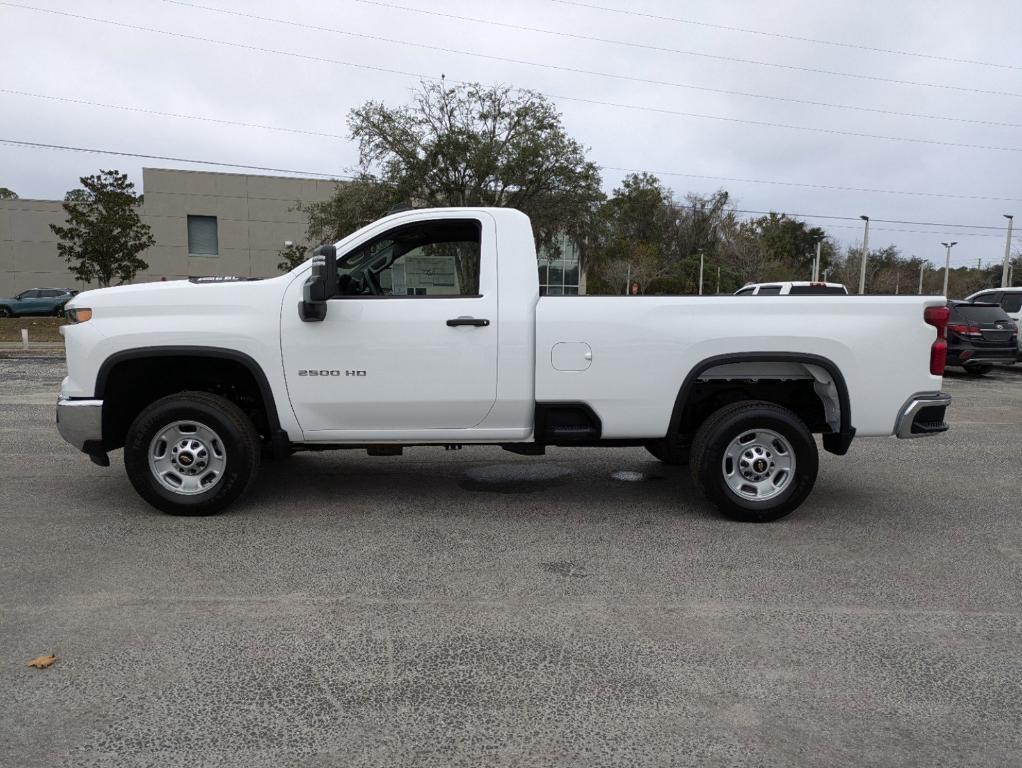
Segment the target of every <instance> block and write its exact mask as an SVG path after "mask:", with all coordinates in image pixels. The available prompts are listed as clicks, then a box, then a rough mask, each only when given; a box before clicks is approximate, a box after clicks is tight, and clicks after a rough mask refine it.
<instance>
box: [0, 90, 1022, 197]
mask: <svg viewBox="0 0 1022 768" xmlns="http://www.w3.org/2000/svg"><path fill="white" fill-rule="evenodd" d="M0 93H6V94H10V95H14V96H24V97H29V98H35V99H45V100H48V101H57V102H62V103H68V104H79V105H83V106H90V107H99V108H102V109H117V110H123V111H128V112H136V113H139V114H146V115H157V116H159V117H173V118H176V119H183V120H198V121H201V122H207V123H213V124H218V125H229V126H237V127H243V128H257V129H260V130H267V131H281V132H285V133H295V134H302V135H309V136H322V137H325V138H331V139H345V138H346V137H345V136H343V135H341V134H337V133H323V132H320V131H311V130H306V129H302V128H290V127H287V126H279V125H266V124H264V123H247V122H244V121H241V120H225V119H221V118H215V117H209V116H206V115H188V114H182V113H179V112H163V111H161V110H156V109H149V108H146V107H134V106H129V105H125V104H107V103H104V102H98V101H89V100H86V99H74V98H70V97H67V96H55V95H52V94H44V93H31V92H29V91H19V90H14V89H10V88H0ZM600 167H601V168H602V169H603V170H608V171H621V172H624V173H643V172H646V173H652V174H655V175H656V176H679V177H682V178H691V179H707V180H712V181H726V182H732V183H748V184H771V185H778V186H786V187H799V188H807V189H821V190H828V191H838V192H866V193H870V194H890V195H910V196H924V197H938V198H948V199H956V200H989V201H996V202H1022V198H1015V197H995V196H991V195H957V194H952V193H944V192H920V191H913V190H904V189H900V190H899V189H878V188H873V187H849V186H841V185H833V184H809V183H802V182H793V181H779V180H771V179H748V178H742V177H734V176H712V175H708V174H697V173H682V172H678V171H661V170H649V169H640V168H623V167H620V166H613V165H602V166H600Z"/></svg>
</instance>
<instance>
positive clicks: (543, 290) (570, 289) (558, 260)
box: [538, 235, 579, 296]
mask: <svg viewBox="0 0 1022 768" xmlns="http://www.w3.org/2000/svg"><path fill="white" fill-rule="evenodd" d="M557 245H558V246H559V248H560V253H559V254H558V253H556V252H553V253H552V252H550V251H547V250H546V249H545V248H543V249H540V252H539V255H538V258H539V293H540V295H541V296H577V295H578V293H579V290H578V288H579V265H578V250H577V249H576V248H575V244H574V243H573V242H571V240H570V239H569V238H568V236H567V235H561V236H560V238H559V239H558V241H557Z"/></svg>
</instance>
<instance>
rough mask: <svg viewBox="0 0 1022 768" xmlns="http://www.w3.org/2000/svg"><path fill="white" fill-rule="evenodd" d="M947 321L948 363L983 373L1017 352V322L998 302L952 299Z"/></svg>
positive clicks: (1009, 359) (976, 373)
mask: <svg viewBox="0 0 1022 768" xmlns="http://www.w3.org/2000/svg"><path fill="white" fill-rule="evenodd" d="M948 308H949V309H950V310H951V316H950V317H949V318H948V322H947V364H948V365H954V366H959V367H961V368H964V369H965V372H966V373H971V374H973V375H974V376H981V375H983V374H984V373H987V372H988V371H989V370H990V369H991V368H992V367H993V366H994V364H995V363H1005V364H1008V365H1011V364H1012V363H1013V362H1015V358H1016V357H1017V356H1018V326H1016V325H1015V321H1014V320H1012V319H1011V318H1010V317H1008V313H1007V312H1005V311H1004V310H1003V309H1001V308H1000V306H999V305H997V304H980V303H979V302H971V301H952V302H950V303H949V304H948Z"/></svg>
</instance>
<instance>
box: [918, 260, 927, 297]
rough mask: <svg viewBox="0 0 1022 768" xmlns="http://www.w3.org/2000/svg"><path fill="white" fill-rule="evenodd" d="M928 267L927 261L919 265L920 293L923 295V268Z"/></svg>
mask: <svg viewBox="0 0 1022 768" xmlns="http://www.w3.org/2000/svg"><path fill="white" fill-rule="evenodd" d="M925 269H926V262H925V261H924V262H923V263H922V264H920V265H919V295H920V296H922V295H923V270H925Z"/></svg>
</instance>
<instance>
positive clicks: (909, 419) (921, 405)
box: [894, 392, 951, 438]
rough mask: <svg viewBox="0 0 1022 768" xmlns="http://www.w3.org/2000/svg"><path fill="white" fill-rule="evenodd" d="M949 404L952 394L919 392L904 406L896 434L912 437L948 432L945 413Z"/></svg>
mask: <svg viewBox="0 0 1022 768" xmlns="http://www.w3.org/2000/svg"><path fill="white" fill-rule="evenodd" d="M949 405H951V395H948V394H945V393H943V392H917V393H916V394H914V395H912V397H910V398H909V399H908V402H906V403H905V405H904V406H903V407H902V409H901V413H900V414H899V415H898V422H897V424H895V426H894V434H895V435H896V436H897V437H900V438H912V437H927V436H929V435H939V434H940V433H941V432H947V430H948V425H947V422H946V421H944V415H945V412H946V411H947V407H948V406H949Z"/></svg>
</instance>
